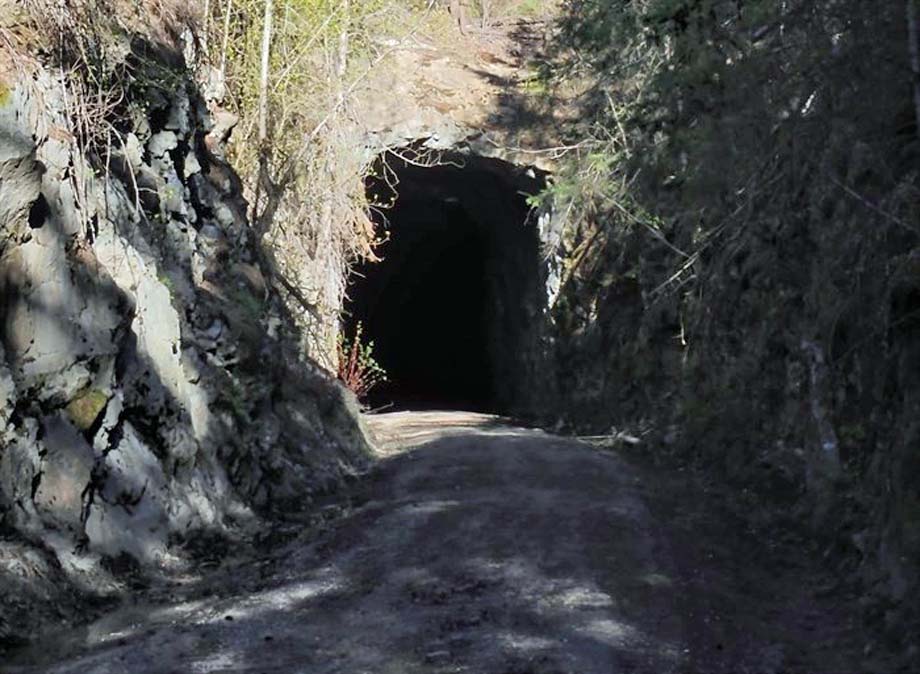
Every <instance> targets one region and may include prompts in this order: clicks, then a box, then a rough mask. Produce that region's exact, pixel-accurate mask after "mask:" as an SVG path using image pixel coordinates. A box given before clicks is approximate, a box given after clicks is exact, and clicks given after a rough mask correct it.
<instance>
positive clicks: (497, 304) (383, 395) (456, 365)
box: [343, 153, 544, 413]
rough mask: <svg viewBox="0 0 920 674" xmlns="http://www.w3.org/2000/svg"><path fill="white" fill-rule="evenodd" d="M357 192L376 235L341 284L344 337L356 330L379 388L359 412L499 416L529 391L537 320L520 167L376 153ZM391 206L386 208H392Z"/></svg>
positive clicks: (534, 239) (528, 183)
mask: <svg viewBox="0 0 920 674" xmlns="http://www.w3.org/2000/svg"><path fill="white" fill-rule="evenodd" d="M374 173H375V175H376V177H374V178H372V179H369V180H368V182H367V190H368V194H369V196H370V197H371V198H372V199H373V201H374V202H375V203H382V204H389V203H391V202H392V203H393V206H392V208H388V209H386V210H380V211H378V212H376V214H375V225H376V226H377V227H378V231H380V232H384V233H385V235H386V237H388V238H387V241H386V243H384V244H383V245H382V246H381V247H380V248H379V250H378V251H377V253H378V255H379V256H380V257H381V258H382V261H380V262H376V263H365V264H363V265H361V266H360V267H359V268H358V269H356V270H355V272H354V274H353V275H352V278H351V282H350V284H349V292H348V301H347V303H346V312H345V321H344V326H343V327H344V329H345V332H346V334H348V335H352V334H354V330H355V328H356V327H357V325H358V324H359V323H360V324H361V325H362V326H363V331H364V336H365V339H367V340H373V342H374V355H375V359H376V360H377V361H378V362H379V363H380V365H381V366H382V367H383V368H384V369H385V370H386V371H387V376H388V381H387V382H386V383H384V384H381V385H379V386H378V387H377V388H375V389H374V390H373V391H372V392H371V394H370V395H369V397H368V401H367V403H368V405H369V406H371V407H375V408H380V407H387V408H388V409H465V410H472V411H487V412H498V413H509V412H513V411H517V410H518V409H520V408H521V407H523V403H524V399H525V398H526V397H527V396H528V395H529V393H530V391H528V388H529V387H530V386H532V379H533V374H534V367H535V362H536V359H537V358H538V351H539V329H538V323H539V321H540V320H541V319H542V314H543V312H542V301H543V299H542V298H543V292H542V287H543V286H542V278H543V275H542V267H541V263H540V255H539V250H540V246H539V237H538V232H537V227H536V223H535V222H534V218H533V217H532V212H531V208H530V207H529V206H528V204H527V195H529V194H536V193H537V192H539V191H540V190H541V189H542V187H543V185H544V178H543V176H540V175H537V174H536V173H534V172H533V171H532V170H531V171H529V170H527V169H525V168H521V167H518V166H514V165H512V164H508V163H506V162H502V161H499V160H495V159H487V158H484V157H468V156H463V155H461V154H459V153H457V154H454V153H450V154H442V155H441V156H440V157H439V160H438V162H437V164H436V165H434V166H421V165H419V164H418V163H417V162H416V161H414V159H411V158H407V155H406V154H402V153H401V154H400V155H397V154H394V153H387V154H385V155H382V156H381V157H380V158H379V159H378V161H377V165H376V170H375V172H374ZM393 200H395V201H393Z"/></svg>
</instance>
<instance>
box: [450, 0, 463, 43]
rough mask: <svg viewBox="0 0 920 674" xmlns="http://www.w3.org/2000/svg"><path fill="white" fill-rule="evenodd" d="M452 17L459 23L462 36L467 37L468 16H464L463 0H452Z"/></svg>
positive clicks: (458, 26)
mask: <svg viewBox="0 0 920 674" xmlns="http://www.w3.org/2000/svg"><path fill="white" fill-rule="evenodd" d="M449 10H450V15H451V16H452V17H454V21H456V22H457V28H459V29H460V34H461V35H466V16H465V14H464V7H463V0H450V8H449Z"/></svg>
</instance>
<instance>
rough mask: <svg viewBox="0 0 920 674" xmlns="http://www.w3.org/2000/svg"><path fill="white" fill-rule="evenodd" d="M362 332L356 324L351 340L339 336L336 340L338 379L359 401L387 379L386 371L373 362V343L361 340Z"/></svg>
mask: <svg viewBox="0 0 920 674" xmlns="http://www.w3.org/2000/svg"><path fill="white" fill-rule="evenodd" d="M362 332H363V326H362V325H361V323H358V325H357V327H356V328H355V336H354V337H353V338H352V339H348V338H347V337H346V336H345V335H344V334H339V340H338V360H339V366H338V373H337V375H338V378H339V380H341V382H342V383H343V384H345V386H347V387H348V388H350V389H351V390H352V391H353V392H354V394H355V395H356V396H358V399H359V400H363V399H364V398H365V397H366V396H367V394H368V393H369V392H370V390H371V389H372V388H374V387H375V386H377V384H380V383H381V382H384V381H386V379H387V376H386V371H385V370H384V369H383V368H382V367H381V366H380V364H379V363H378V362H377V361H376V360H374V355H373V353H374V343H373V342H368V343H367V344H364V343H363V342H362V340H361V334H362Z"/></svg>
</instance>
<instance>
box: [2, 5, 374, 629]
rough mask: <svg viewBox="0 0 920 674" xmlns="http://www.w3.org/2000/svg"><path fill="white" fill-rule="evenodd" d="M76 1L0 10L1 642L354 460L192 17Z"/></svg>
mask: <svg viewBox="0 0 920 674" xmlns="http://www.w3.org/2000/svg"><path fill="white" fill-rule="evenodd" d="M80 8H84V9H85V7H84V6H82V5H79V4H78V5H76V6H75V8H74V9H73V10H72V11H71V10H68V13H66V14H64V15H60V14H54V13H51V14H49V15H44V16H38V17H37V18H34V19H33V18H32V17H30V16H28V15H23V16H20V17H19V18H18V20H17V23H16V24H15V27H13V26H10V25H7V26H5V27H4V29H3V37H4V44H5V50H4V56H5V61H4V69H3V71H2V76H0V296H2V305H0V307H2V350H0V354H2V358H0V645H3V644H10V643H16V642H17V641H19V640H21V639H23V638H25V637H26V636H27V635H29V634H31V633H33V631H34V630H35V629H36V628H37V627H38V626H40V625H41V624H42V623H45V622H50V621H52V620H53V619H56V618H59V617H61V615H63V616H64V617H67V616H72V615H73V611H74V610H75V608H76V607H77V606H79V605H80V604H79V602H76V603H75V602H74V601H73V600H74V596H75V595H74V594H73V593H76V594H79V595H82V596H83V597H98V596H105V595H107V594H109V593H112V592H114V591H117V590H118V589H119V587H120V585H121V584H122V583H123V582H124V581H125V578H126V575H125V574H126V572H137V574H138V575H137V577H135V580H138V579H140V580H141V581H143V579H144V578H145V577H147V578H149V577H151V576H152V575H157V574H160V575H162V574H167V575H168V574H175V573H180V572H185V571H187V570H188V568H189V567H188V566H187V565H188V561H189V558H190V557H191V556H192V552H193V550H194V549H195V548H198V549H205V548H206V547H207V546H206V545H205V546H203V545H202V543H203V542H204V541H209V540H219V539H221V538H224V539H233V538H238V537H239V536H240V535H242V534H246V533H248V534H251V533H254V532H255V531H257V530H258V529H259V528H260V527H261V526H262V525H261V524H260V521H261V519H260V518H261V517H262V516H263V515H267V514H270V513H281V512H283V513H285V514H286V515H293V514H294V513H296V512H298V511H301V510H303V509H304V508H307V507H308V506H309V505H310V503H311V500H312V497H313V496H314V495H316V494H318V493H322V492H324V491H326V490H328V489H330V488H332V487H334V486H335V485H336V484H338V483H339V482H340V481H341V480H342V478H343V477H345V476H347V475H349V474H351V473H352V472H353V471H355V470H356V469H359V468H360V467H361V466H362V465H363V464H364V461H365V449H366V445H365V441H364V439H363V434H362V432H361V430H360V428H359V422H358V420H357V417H356V415H355V413H354V412H355V410H356V406H355V402H354V400H353V397H352V396H351V394H350V393H348V392H346V391H345V390H344V389H343V388H342V387H341V386H339V385H338V384H337V383H336V382H335V381H334V380H332V379H331V378H330V376H329V375H327V374H325V373H323V372H322V371H321V370H320V369H319V368H317V367H316V366H314V365H312V364H311V363H310V362H308V361H306V360H305V359H304V358H303V357H302V356H301V355H300V353H299V349H298V348H297V341H298V340H297V335H296V334H294V333H293V332H292V325H293V322H292V321H291V320H290V318H289V317H288V316H287V314H286V313H285V309H284V308H283V305H282V303H281V302H280V301H279V300H278V298H277V296H276V295H275V292H274V290H273V288H272V284H271V283H270V282H269V281H267V279H270V278H271V274H272V270H271V268H270V267H268V266H267V265H266V263H265V260H264V258H263V255H262V254H261V251H260V249H259V247H258V245H257V244H256V242H255V239H254V237H253V235H252V232H251V229H250V226H249V223H248V221H247V215H246V204H245V202H244V201H243V197H242V192H241V185H240V181H239V179H238V178H237V176H236V174H235V173H234V171H233V169H232V168H231V167H230V166H229V165H228V164H227V162H226V161H225V159H224V158H223V151H222V142H223V141H224V140H225V139H226V137H227V135H228V134H229V133H230V131H231V128H232V125H233V123H234V120H233V119H232V116H231V115H229V114H228V113H226V112H224V111H222V110H221V108H220V107H219V101H218V100H217V99H216V98H215V97H214V91H213V90H211V91H207V90H205V91H203V90H202V89H201V88H200V87H199V85H198V81H199V80H198V79H196V77H195V76H194V74H193V73H192V72H191V71H190V70H189V69H188V67H187V65H186V61H185V58H184V57H183V53H182V47H183V44H184V45H185V47H186V48H191V47H194V42H193V41H192V40H191V38H190V35H191V34H190V33H188V32H186V33H185V42H184V43H183V41H182V40H180V39H178V38H177V37H176V36H177V35H179V34H180V31H181V30H182V28H183V26H182V25H181V24H179V25H176V24H169V23H168V22H161V20H160V19H150V22H151V23H150V25H148V26H145V27H143V26H137V25H132V24H131V23H130V22H129V21H128V20H127V19H126V15H125V13H124V8H123V7H121V6H116V5H113V6H100V5H99V3H96V6H94V7H93V9H94V10H96V11H98V10H109V11H110V12H111V14H110V20H111V23H107V22H106V21H100V20H99V19H98V16H96V15H94V16H93V17H92V20H91V21H86V18H87V17H86V16H83V15H81V14H80V13H79V10H80ZM129 9H130V8H129ZM4 11H6V10H4ZM23 11H25V10H23ZM128 17H129V18H130V15H128ZM4 18H6V14H4ZM134 20H136V17H134ZM43 22H45V23H43ZM49 25H50V26H52V27H54V26H55V25H56V26H57V29H58V30H59V31H60V33H59V35H58V38H59V40H60V41H58V38H55V37H51V38H48V39H49V43H48V44H43V43H42V42H41V40H43V39H44V38H42V37H40V33H39V32H38V31H40V30H42V29H43V28H47V27H48V26H49ZM157 36H161V37H157ZM36 40H38V42H35V41H36ZM205 74H207V72H205Z"/></svg>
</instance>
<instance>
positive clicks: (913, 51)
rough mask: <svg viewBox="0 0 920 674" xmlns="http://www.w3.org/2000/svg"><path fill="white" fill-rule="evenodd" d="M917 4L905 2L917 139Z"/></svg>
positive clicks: (919, 62) (919, 89) (919, 41)
mask: <svg viewBox="0 0 920 674" xmlns="http://www.w3.org/2000/svg"><path fill="white" fill-rule="evenodd" d="M917 33H918V26H917V3H916V0H907V38H908V49H909V50H910V69H911V71H912V72H913V75H914V78H913V79H914V81H913V88H914V115H915V119H916V122H917V137H918V138H920V37H918V35H917Z"/></svg>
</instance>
